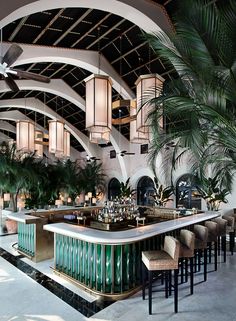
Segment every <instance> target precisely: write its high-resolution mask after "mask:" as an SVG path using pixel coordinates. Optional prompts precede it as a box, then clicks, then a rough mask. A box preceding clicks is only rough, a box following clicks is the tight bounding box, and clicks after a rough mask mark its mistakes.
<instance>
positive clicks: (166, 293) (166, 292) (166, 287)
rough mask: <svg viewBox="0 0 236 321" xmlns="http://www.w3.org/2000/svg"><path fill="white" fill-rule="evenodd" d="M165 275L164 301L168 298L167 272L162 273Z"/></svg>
mask: <svg viewBox="0 0 236 321" xmlns="http://www.w3.org/2000/svg"><path fill="white" fill-rule="evenodd" d="M164 273H165V296H166V299H167V298H168V279H169V273H168V271H166V272H164Z"/></svg>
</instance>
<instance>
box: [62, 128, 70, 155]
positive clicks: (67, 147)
mask: <svg viewBox="0 0 236 321" xmlns="http://www.w3.org/2000/svg"><path fill="white" fill-rule="evenodd" d="M63 156H64V158H70V133H69V132H68V130H66V129H65V130H64V149H63Z"/></svg>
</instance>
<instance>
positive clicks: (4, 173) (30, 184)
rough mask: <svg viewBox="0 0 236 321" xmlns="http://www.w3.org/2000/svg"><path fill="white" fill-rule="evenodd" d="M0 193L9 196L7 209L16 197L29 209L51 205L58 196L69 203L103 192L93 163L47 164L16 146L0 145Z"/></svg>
mask: <svg viewBox="0 0 236 321" xmlns="http://www.w3.org/2000/svg"><path fill="white" fill-rule="evenodd" d="M0 177H1V179H0V190H1V193H2V194H3V193H10V194H11V207H12V209H13V211H16V210H17V198H18V197H19V195H20V194H24V195H25V197H26V205H27V206H29V207H31V208H32V207H43V206H44V205H47V204H55V200H56V199H58V197H59V194H60V193H66V194H67V195H68V197H71V199H72V200H74V199H75V197H76V196H77V195H79V194H80V193H81V192H85V193H86V192H88V191H90V192H93V193H95V192H99V191H104V188H105V175H104V174H103V170H102V165H101V164H99V163H97V162H96V161H91V162H85V163H81V162H80V163H79V162H76V161H75V162H72V161H71V160H62V161H60V160H58V161H57V162H55V163H50V162H49V160H48V159H46V158H45V157H44V158H43V159H37V158H35V155H34V154H27V153H23V152H21V151H17V150H16V146H15V145H14V144H13V145H8V144H7V143H6V142H3V143H2V144H1V145H0Z"/></svg>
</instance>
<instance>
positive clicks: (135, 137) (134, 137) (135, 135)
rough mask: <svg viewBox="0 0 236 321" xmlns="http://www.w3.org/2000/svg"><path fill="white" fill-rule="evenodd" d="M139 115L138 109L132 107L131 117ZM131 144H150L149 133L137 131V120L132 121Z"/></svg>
mask: <svg viewBox="0 0 236 321" xmlns="http://www.w3.org/2000/svg"><path fill="white" fill-rule="evenodd" d="M136 114H137V108H136V107H130V116H131V118H132V116H135V115H136ZM130 142H131V143H133V144H146V143H148V142H149V133H148V132H146V133H143V132H140V131H139V132H138V131H137V125H136V119H134V120H131V121H130Z"/></svg>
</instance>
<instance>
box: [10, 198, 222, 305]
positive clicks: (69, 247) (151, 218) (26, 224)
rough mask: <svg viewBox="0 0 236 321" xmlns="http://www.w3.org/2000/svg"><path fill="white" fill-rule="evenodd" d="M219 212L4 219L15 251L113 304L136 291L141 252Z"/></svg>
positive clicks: (107, 210) (136, 210) (124, 209)
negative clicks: (14, 232) (11, 223)
mask: <svg viewBox="0 0 236 321" xmlns="http://www.w3.org/2000/svg"><path fill="white" fill-rule="evenodd" d="M219 215H220V213H219V212H203V211H198V210H196V209H193V210H186V209H173V208H160V207H153V206H137V205H134V204H118V203H115V202H106V205H105V206H104V207H102V206H93V207H75V208H71V209H69V208H65V209H54V210H48V211H44V212H43V211H40V210H39V212H33V213H27V214H18V213H16V214H14V213H13V214H9V215H8V217H9V218H10V219H12V220H15V221H16V222H17V223H18V251H19V252H20V253H21V254H24V255H26V256H27V257H29V258H31V259H32V260H33V261H35V262H38V261H41V260H44V259H48V258H52V257H54V266H53V269H54V270H55V272H56V273H59V274H60V275H61V276H62V277H66V278H68V279H71V280H72V281H73V282H77V284H78V285H79V286H82V287H83V288H85V289H86V290H88V291H91V292H93V293H96V294H99V295H101V296H102V297H106V298H110V299H113V300H118V299H122V298H125V297H127V296H129V295H131V294H132V293H134V292H135V291H137V290H139V289H140V286H141V253H142V251H147V250H154V249H161V247H162V246H163V240H164V237H165V235H172V236H178V235H179V231H180V230H181V229H182V228H187V229H190V230H191V229H192V227H193V225H194V224H199V223H200V224H201V223H204V221H208V220H211V219H214V218H216V217H218V216H219Z"/></svg>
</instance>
